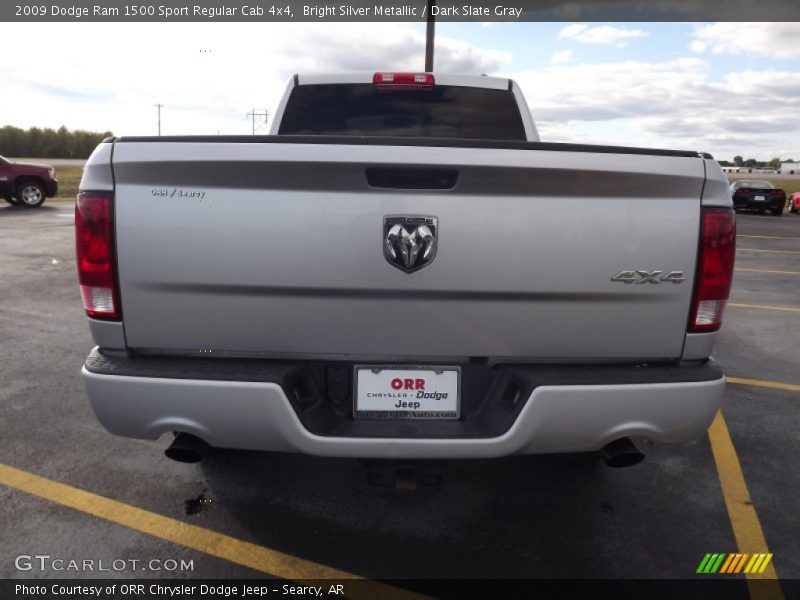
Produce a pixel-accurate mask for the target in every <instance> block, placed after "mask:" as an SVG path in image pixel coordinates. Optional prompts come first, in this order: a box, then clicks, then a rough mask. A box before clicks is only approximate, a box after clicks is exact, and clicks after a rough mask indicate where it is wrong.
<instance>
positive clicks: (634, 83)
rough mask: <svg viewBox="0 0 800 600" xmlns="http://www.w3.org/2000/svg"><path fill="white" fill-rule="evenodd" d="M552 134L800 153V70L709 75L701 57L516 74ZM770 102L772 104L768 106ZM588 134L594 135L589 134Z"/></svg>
mask: <svg viewBox="0 0 800 600" xmlns="http://www.w3.org/2000/svg"><path fill="white" fill-rule="evenodd" d="M512 76H513V77H514V78H515V79H517V81H519V83H520V85H521V86H522V88H523V91H524V92H525V95H526V97H527V98H528V103H529V105H530V107H531V111H532V112H533V116H534V119H535V120H536V121H537V124H538V125H539V129H540V132H541V134H542V139H544V140H546V141H563V142H587V141H592V142H594V143H619V142H622V143H625V144H628V145H633V146H663V147H668V148H682V149H689V150H703V151H708V152H712V153H713V154H715V155H717V156H718V157H719V158H726V157H727V158H728V159H730V157H731V156H733V155H734V154H740V153H743V152H744V153H749V154H751V155H754V154H755V155H757V156H759V157H762V158H763V157H765V158H772V156H774V155H775V154H776V153H777V152H778V149H779V148H782V149H784V150H788V152H786V153H787V154H798V155H800V120H798V119H797V117H796V115H798V114H800V73H798V72H790V71H778V70H764V71H749V70H742V71H738V72H734V73H729V74H728V75H727V76H726V77H725V78H723V79H722V80H721V81H715V80H713V79H712V78H711V75H710V69H709V65H708V63H707V62H706V61H705V60H703V59H701V58H680V59H675V60H669V61H662V62H643V61H625V62H618V63H607V64H591V65H589V64H575V65H559V66H549V67H546V68H542V69H537V70H534V71H525V72H520V73H514V74H512ZM765 106H769V110H764V108H765ZM587 138H588V139H587Z"/></svg>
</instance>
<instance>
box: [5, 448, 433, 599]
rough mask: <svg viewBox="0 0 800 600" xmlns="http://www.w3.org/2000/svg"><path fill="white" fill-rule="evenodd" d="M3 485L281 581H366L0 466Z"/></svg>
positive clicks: (378, 590) (379, 587)
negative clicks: (266, 574)
mask: <svg viewBox="0 0 800 600" xmlns="http://www.w3.org/2000/svg"><path fill="white" fill-rule="evenodd" d="M0 484H2V485H5V486H7V487H9V488H12V489H15V490H19V491H20V492H24V493H26V494H30V495H32V496H37V497H39V498H43V499H45V500H49V501H50V502H54V503H56V504H60V505H61V506H66V507H68V508H72V509H74V510H77V511H80V512H82V513H85V514H87V515H92V516H93V517H98V518H100V519H104V520H106V521H109V522H111V523H116V524H117V525H122V526H123V527H127V528H129V529H133V530H134V531H139V532H141V533H145V534H147V535H150V536H152V537H155V538H158V539H161V540H166V541H167V542H172V543H173V544H178V545H180V546H184V547H186V548H190V549H192V550H197V551H198V552H203V553H204V554H209V555H211V556H216V557H217V558H221V559H223V560H227V561H230V562H232V563H236V564H238V565H243V566H245V567H249V568H251V569H255V570H256V571H261V572H263V573H268V574H270V575H273V576H275V577H279V578H281V579H290V580H292V581H300V582H302V581H306V580H314V579H362V578H361V577H359V576H358V575H353V574H352V573H347V572H346V571H340V570H338V569H334V568H332V567H328V566H325V565H321V564H319V563H315V562H311V561H308V560H304V559H302V558H298V557H296V556H292V555H290V554H284V553H283V552H279V551H277V550H272V549H271V548H267V547H265V546H259V545H258V544H252V543H250V542H245V541H243V540H240V539H237V538H234V537H230V536H228V535H224V534H221V533H217V532H216V531H211V530H210V529H204V528H202V527H197V526H196V525H189V524H188V523H184V522H183V521H178V520H177V519H171V518H169V517H165V516H163V515H159V514H156V513H153V512H150V511H147V510H144V509H141V508H137V507H135V506H131V505H130V504H125V503H124V502H119V501H118V500H112V499H111V498H106V497H105V496H100V495H98V494H93V493H91V492H87V491H85V490H81V489H79V488H76V487H72V486H70V485H66V484H64V483H59V482H57V481H53V480H51V479H46V478H44V477H39V476H38V475H34V474H32V473H28V472H26V471H21V470H19V469H15V468H14V467H10V466H8V465H4V464H2V463H0ZM347 596H348V597H356V596H360V597H362V598H374V597H377V596H380V597H392V598H409V599H411V598H417V599H419V598H423V596H420V595H417V594H414V593H412V592H408V591H406V590H402V589H400V588H396V587H392V586H389V585H385V584H382V583H378V582H370V585H369V586H363V587H362V586H357V587H354V588H352V589H350V590H347Z"/></svg>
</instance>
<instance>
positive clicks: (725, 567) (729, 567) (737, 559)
mask: <svg viewBox="0 0 800 600" xmlns="http://www.w3.org/2000/svg"><path fill="white" fill-rule="evenodd" d="M771 560H772V553H771V552H770V553H769V554H747V553H743V554H742V553H736V554H727V553H710V552H709V553H708V554H706V555H705V556H704V557H703V560H701V561H700V566H698V567H697V571H696V573H704V574H711V573H763V572H764V569H766V568H767V565H768V564H769V562H770V561H771Z"/></svg>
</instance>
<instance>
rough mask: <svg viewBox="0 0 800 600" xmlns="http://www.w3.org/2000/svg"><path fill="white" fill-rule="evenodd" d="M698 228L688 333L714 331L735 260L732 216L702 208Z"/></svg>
mask: <svg viewBox="0 0 800 600" xmlns="http://www.w3.org/2000/svg"><path fill="white" fill-rule="evenodd" d="M701 219H702V222H701V225H700V251H699V256H698V258H697V275H696V277H695V288H694V298H693V300H692V315H691V319H690V321H689V331H690V332H692V333H701V332H705V331H716V330H717V329H719V328H720V326H721V325H722V313H723V312H724V311H725V303H726V302H727V301H728V296H729V295H730V291H731V281H732V280H733V261H734V258H735V256H736V216H735V214H734V212H733V209H731V208H704V209H703V211H702V215H701Z"/></svg>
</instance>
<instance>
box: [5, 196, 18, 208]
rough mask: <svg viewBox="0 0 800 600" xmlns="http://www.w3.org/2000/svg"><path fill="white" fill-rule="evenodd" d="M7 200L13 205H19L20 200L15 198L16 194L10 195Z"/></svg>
mask: <svg viewBox="0 0 800 600" xmlns="http://www.w3.org/2000/svg"><path fill="white" fill-rule="evenodd" d="M5 201H6V202H8V203H9V204H10V205H11V206H19V200H17V199H16V198H14V196H9V197H8V198H5Z"/></svg>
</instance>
